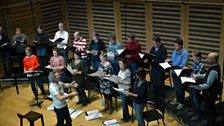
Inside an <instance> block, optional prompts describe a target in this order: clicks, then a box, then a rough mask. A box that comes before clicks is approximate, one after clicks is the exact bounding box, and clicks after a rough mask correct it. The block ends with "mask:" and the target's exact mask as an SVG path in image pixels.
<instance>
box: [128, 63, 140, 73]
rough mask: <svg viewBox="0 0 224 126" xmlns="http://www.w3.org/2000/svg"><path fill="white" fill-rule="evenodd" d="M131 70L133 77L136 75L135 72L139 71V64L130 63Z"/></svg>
mask: <svg viewBox="0 0 224 126" xmlns="http://www.w3.org/2000/svg"><path fill="white" fill-rule="evenodd" d="M129 68H130V70H131V73H132V75H135V71H136V70H137V69H138V65H137V63H129Z"/></svg>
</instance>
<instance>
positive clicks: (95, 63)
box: [91, 61, 100, 71]
mask: <svg viewBox="0 0 224 126" xmlns="http://www.w3.org/2000/svg"><path fill="white" fill-rule="evenodd" d="M91 63H92V65H93V70H94V71H97V70H98V68H99V66H100V61H95V62H93V61H91Z"/></svg>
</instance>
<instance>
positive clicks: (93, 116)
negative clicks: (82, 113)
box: [85, 113, 103, 121]
mask: <svg viewBox="0 0 224 126" xmlns="http://www.w3.org/2000/svg"><path fill="white" fill-rule="evenodd" d="M101 117H103V115H102V114H101V113H97V114H93V115H89V116H86V117H85V118H86V120H87V121H89V120H93V119H98V118H101Z"/></svg>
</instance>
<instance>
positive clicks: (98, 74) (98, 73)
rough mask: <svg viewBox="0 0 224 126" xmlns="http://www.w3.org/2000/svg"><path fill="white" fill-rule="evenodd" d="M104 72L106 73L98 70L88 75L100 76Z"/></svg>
mask: <svg viewBox="0 0 224 126" xmlns="http://www.w3.org/2000/svg"><path fill="white" fill-rule="evenodd" d="M103 74H104V73H103V72H102V71H96V72H94V73H91V74H89V75H88V76H91V77H99V76H101V75H103Z"/></svg>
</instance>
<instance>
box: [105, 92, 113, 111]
mask: <svg viewBox="0 0 224 126" xmlns="http://www.w3.org/2000/svg"><path fill="white" fill-rule="evenodd" d="M103 96H104V106H105V107H104V109H103V112H106V111H107V110H109V114H112V113H113V105H112V95H111V94H103Z"/></svg>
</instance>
